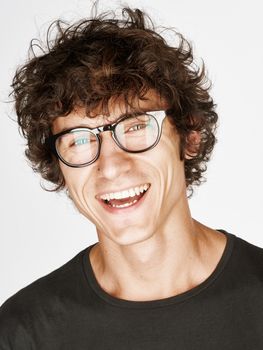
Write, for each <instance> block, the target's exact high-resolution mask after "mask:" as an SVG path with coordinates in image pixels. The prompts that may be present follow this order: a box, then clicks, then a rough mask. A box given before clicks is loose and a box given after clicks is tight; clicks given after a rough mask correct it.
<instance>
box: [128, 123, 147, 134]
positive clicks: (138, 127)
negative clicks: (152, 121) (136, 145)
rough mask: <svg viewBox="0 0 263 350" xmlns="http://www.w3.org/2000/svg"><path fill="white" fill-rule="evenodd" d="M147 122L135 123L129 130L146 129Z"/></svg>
mask: <svg viewBox="0 0 263 350" xmlns="http://www.w3.org/2000/svg"><path fill="white" fill-rule="evenodd" d="M146 126H147V125H146V124H136V125H133V126H132V127H130V128H129V129H128V130H127V131H128V132H129V131H138V130H141V129H144V128H146Z"/></svg>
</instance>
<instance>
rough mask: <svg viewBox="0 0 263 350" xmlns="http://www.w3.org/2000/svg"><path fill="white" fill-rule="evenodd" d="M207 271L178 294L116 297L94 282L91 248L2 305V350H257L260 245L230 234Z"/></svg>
mask: <svg viewBox="0 0 263 350" xmlns="http://www.w3.org/2000/svg"><path fill="white" fill-rule="evenodd" d="M219 231H221V232H223V233H224V234H226V236H227V244H226V247H225V250H224V252H223V255H222V257H221V259H220V261H219V263H218V264H217V266H216V268H215V269H214V271H213V273H212V274H211V275H210V276H209V277H208V278H207V279H206V280H205V281H204V282H202V283H201V284H199V285H198V286H196V287H194V288H192V289H191V290H188V291H186V292H184V293H181V294H179V295H176V296H173V297H169V298H165V299H159V300H152V301H129V300H123V299H118V298H115V297H113V296H111V295H109V294H108V293H106V292H105V291H104V290H103V289H102V288H101V287H100V285H99V284H98V282H97V280H96V278H95V275H94V273H93V270H92V266H91V264H90V260H89V251H90V249H91V247H92V246H93V245H94V244H93V245H91V246H89V247H88V248H86V249H84V250H83V251H81V252H80V253H79V254H77V255H76V256H75V257H74V258H73V259H71V260H70V261H68V262H67V263H66V264H64V265H63V266H62V267H60V268H58V269H57V270H55V271H53V272H51V273H50V274H48V275H47V276H44V277H42V278H40V279H38V280H37V281H35V282H33V283H32V284H30V285H29V286H27V287H25V288H23V289H21V290H20V291H19V292H17V293H16V294H15V295H13V296H12V297H10V298H9V299H8V300H7V301H6V302H5V303H4V304H3V305H2V306H1V308H0V349H1V350H7V349H8V350H11V349H12V350H18V349H19V350H54V349H56V350H62V349H63V350H68V349H70V350H80V349H83V350H84V349H85V350H87V349H89V350H92V349H95V350H100V349H109V350H120V349H121V350H148V349H151V350H170V349H171V350H172V349H173V350H189V349H191V350H208V349H209V350H230V349H231V350H235V349H237V350H245V349H247V350H262V349H263V248H260V247H257V246H255V245H253V244H251V243H249V242H247V241H245V240H243V239H241V238H240V237H237V236H236V235H234V234H232V233H228V232H226V231H224V230H219Z"/></svg>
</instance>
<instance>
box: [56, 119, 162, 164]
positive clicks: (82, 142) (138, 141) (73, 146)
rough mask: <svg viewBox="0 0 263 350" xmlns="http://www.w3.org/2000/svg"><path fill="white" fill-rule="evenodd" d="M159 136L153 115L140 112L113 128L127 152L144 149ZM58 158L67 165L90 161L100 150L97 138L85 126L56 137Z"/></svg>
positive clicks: (118, 140)
mask: <svg viewBox="0 0 263 350" xmlns="http://www.w3.org/2000/svg"><path fill="white" fill-rule="evenodd" d="M158 135H159V126H158V122H157V120H156V119H155V118H154V116H152V115H150V114H143V115H139V116H136V117H134V116H133V117H129V118H126V119H124V120H122V121H120V122H119V123H118V124H117V125H116V128H115V138H116V140H117V142H118V143H119V144H120V146H121V147H122V148H123V149H125V150H127V151H128V152H129V151H143V150H145V149H147V148H149V147H151V146H152V145H153V144H154V143H155V142H156V140H157V138H158ZM56 149H57V152H58V153H59V155H60V157H61V158H63V160H65V161H66V162H67V163H68V164H72V165H82V164H86V163H89V162H91V161H92V160H93V159H95V158H96V157H97V154H98V152H99V141H98V139H97V137H96V135H95V134H94V133H92V132H91V131H89V130H86V129H81V128H79V129H74V130H72V131H71V132H69V133H67V134H64V135H62V136H60V137H59V138H58V139H57V140H56Z"/></svg>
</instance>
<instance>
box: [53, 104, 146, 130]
mask: <svg viewBox="0 0 263 350" xmlns="http://www.w3.org/2000/svg"><path fill="white" fill-rule="evenodd" d="M151 111H153V110H151ZM143 112H147V109H145V110H144V109H141V110H134V111H133V112H129V113H122V114H121V115H120V116H119V117H118V118H117V119H116V120H115V121H114V122H112V123H107V124H103V125H98V126H94V127H91V126H89V125H87V124H76V125H75V126H71V127H64V128H62V129H61V130H60V131H59V132H57V133H56V134H59V133H61V132H64V131H67V130H72V129H78V128H87V129H90V130H93V129H96V128H100V127H102V126H106V125H110V124H115V123H117V122H118V121H119V120H121V119H122V118H124V117H127V118H129V117H135V116H136V115H140V113H143Z"/></svg>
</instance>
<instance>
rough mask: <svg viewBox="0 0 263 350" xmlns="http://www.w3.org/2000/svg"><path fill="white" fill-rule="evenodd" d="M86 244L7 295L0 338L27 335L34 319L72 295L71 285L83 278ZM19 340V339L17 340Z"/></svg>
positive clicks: (1, 312)
mask: <svg viewBox="0 0 263 350" xmlns="http://www.w3.org/2000/svg"><path fill="white" fill-rule="evenodd" d="M86 250H87V248H85V249H84V250H82V251H81V252H79V253H78V254H77V255H76V256H74V257H73V258H72V259H71V260H69V261H68V262H66V263H65V264H64V265H62V266H61V267H59V268H58V269H56V270H54V271H52V272H51V273H49V274H47V275H45V276H43V277H41V278H39V279H37V280H35V281H34V282H32V283H31V284H29V285H27V286H26V287H24V288H22V289H20V290H19V291H18V292H16V293H15V294H14V295H12V296H11V297H9V298H8V299H7V300H6V301H5V302H4V303H3V304H2V305H1V307H0V339H1V341H2V339H3V338H4V337H5V336H6V337H7V336H9V335H10V334H11V335H12V334H13V335H14V334H16V335H18V334H19V339H20V338H21V339H22V338H23V339H25V337H26V336H27V331H28V330H29V329H31V328H32V327H31V325H32V324H33V322H34V320H35V319H39V318H41V317H42V315H43V314H52V312H53V310H54V309H55V308H59V303H61V300H62V299H63V298H64V299H65V298H72V297H73V294H74V292H76V291H75V290H74V286H76V285H78V284H79V281H80V280H81V279H82V256H83V254H84V252H85V251H86ZM20 341H21V340H20ZM0 345H1V343H0Z"/></svg>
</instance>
